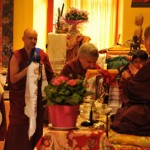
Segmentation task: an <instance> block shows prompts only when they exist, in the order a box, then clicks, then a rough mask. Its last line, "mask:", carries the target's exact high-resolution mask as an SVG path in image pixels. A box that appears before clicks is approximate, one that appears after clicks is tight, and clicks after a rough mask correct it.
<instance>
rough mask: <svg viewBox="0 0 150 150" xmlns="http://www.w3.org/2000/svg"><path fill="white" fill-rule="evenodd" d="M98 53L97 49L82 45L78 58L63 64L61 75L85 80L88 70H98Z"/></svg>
mask: <svg viewBox="0 0 150 150" xmlns="http://www.w3.org/2000/svg"><path fill="white" fill-rule="evenodd" d="M98 56H99V53H98V49H97V48H96V47H95V46H94V45H93V44H91V43H83V44H82V45H81V47H80V48H79V50H78V57H77V59H75V60H72V61H69V62H67V63H66V64H65V66H64V68H63V69H62V71H61V75H64V76H67V77H72V78H74V79H75V78H78V77H81V78H85V74H86V72H87V70H88V69H100V67H99V65H97V64H96V61H97V59H98Z"/></svg>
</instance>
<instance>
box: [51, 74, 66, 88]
mask: <svg viewBox="0 0 150 150" xmlns="http://www.w3.org/2000/svg"><path fill="white" fill-rule="evenodd" d="M67 80H68V78H67V77H65V76H58V77H56V78H53V79H52V81H51V83H52V84H53V85H55V86H58V85H60V84H62V83H63V82H65V81H67Z"/></svg>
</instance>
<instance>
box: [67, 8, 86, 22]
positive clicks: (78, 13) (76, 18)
mask: <svg viewBox="0 0 150 150" xmlns="http://www.w3.org/2000/svg"><path fill="white" fill-rule="evenodd" d="M64 20H65V21H66V22H67V23H68V24H70V25H77V24H79V23H83V22H85V21H87V20H88V12H87V11H83V10H78V9H76V8H74V7H71V8H70V9H69V10H68V11H67V12H66V14H65V17H64Z"/></svg>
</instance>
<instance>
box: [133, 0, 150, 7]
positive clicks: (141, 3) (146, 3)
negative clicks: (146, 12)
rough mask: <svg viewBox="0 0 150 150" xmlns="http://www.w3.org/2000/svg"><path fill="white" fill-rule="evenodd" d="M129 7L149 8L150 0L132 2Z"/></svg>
mask: <svg viewBox="0 0 150 150" xmlns="http://www.w3.org/2000/svg"><path fill="white" fill-rule="evenodd" d="M131 7H150V0H132V2H131Z"/></svg>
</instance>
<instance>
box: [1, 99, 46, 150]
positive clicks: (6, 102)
mask: <svg viewBox="0 0 150 150" xmlns="http://www.w3.org/2000/svg"><path fill="white" fill-rule="evenodd" d="M5 110H6V121H7V125H8V124H9V120H8V113H9V101H5ZM47 129H48V128H47V126H46V125H44V128H43V134H44V133H45V132H46V131H47ZM3 148H4V141H0V150H3Z"/></svg>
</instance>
